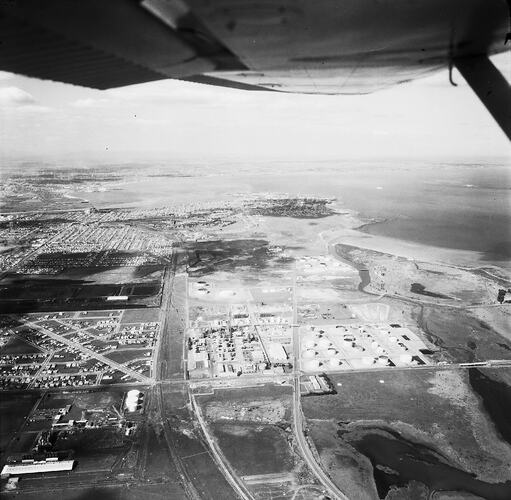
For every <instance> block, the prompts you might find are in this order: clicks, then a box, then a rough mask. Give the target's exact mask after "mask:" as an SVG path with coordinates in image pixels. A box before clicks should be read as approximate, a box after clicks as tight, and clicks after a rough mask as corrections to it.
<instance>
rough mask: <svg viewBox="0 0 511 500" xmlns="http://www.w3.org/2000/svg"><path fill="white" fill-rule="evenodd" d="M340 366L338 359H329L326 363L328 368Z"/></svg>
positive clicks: (340, 362)
mask: <svg viewBox="0 0 511 500" xmlns="http://www.w3.org/2000/svg"><path fill="white" fill-rule="evenodd" d="M341 365H342V361H341V360H340V359H339V358H330V359H329V361H328V366H329V367H330V368H338V367H339V366H341Z"/></svg>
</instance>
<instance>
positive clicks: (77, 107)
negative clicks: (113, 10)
mask: <svg viewBox="0 0 511 500" xmlns="http://www.w3.org/2000/svg"><path fill="white" fill-rule="evenodd" d="M493 62H494V63H495V65H496V66H497V67H498V68H499V69H500V70H501V71H502V72H503V73H504V75H505V76H506V78H507V79H508V81H509V80H510V76H511V53H510V52H508V53H505V54H500V55H499V56H495V57H494V58H493ZM454 79H455V81H456V82H457V83H458V86H457V87H453V86H451V85H450V84H449V81H448V74H447V71H443V72H441V73H437V74H435V75H433V76H429V77H427V78H423V79H419V80H415V81H413V82H410V83H406V84H402V85H399V86H395V87H392V88H389V89H386V90H382V91H378V92H375V93H373V94H370V95H363V96H343V95H340V96H321V95H298V94H284V93H278V92H249V91H242V90H234V89H228V88H222V87H212V86H207V85H200V84H195V83H188V82H179V81H176V80H162V81H158V82H151V83H145V84H140V85H134V86H129V87H123V88H118V89H111V90H106V91H98V90H92V89H87V88H83V87H78V86H73V85H67V84H62V83H57V82H51V81H42V80H38V79H33V78H27V77H23V76H19V75H13V74H10V73H5V72H0V160H2V159H4V160H5V159H11V158H33V159H44V160H47V161H56V162H59V161H69V160H73V161H80V162H81V163H83V162H87V161H89V160H93V159H94V160H100V161H103V160H105V161H108V160H113V161H116V162H119V161H120V162H122V161H133V160H138V159H147V160H151V159H152V158H155V159H156V158H158V159H169V160H170V159H186V160H202V159H243V160H271V159H275V160H314V159H316V160H337V159H350V158H361V159H366V158H367V159H378V158H382V159H385V158H396V157H399V158H410V159H414V160H420V159H421V158H429V157H436V158H443V159H446V160H448V159H451V158H459V157H463V158H471V157H477V158H481V157H486V156H496V157H499V156H500V157H504V158H510V156H509V155H510V150H509V143H508V141H507V139H506V137H505V136H504V134H503V133H502V131H501V130H500V129H499V128H498V127H497V125H496V124H495V122H494V121H493V118H492V117H491V116H490V115H489V114H488V113H487V112H486V110H485V108H484V106H483V105H482V103H481V102H480V101H479V100H478V99H477V97H476V96H475V95H474V94H473V93H472V91H471V90H470V88H469V87H468V85H467V84H466V82H465V81H464V80H463V78H462V77H461V75H459V74H458V73H457V72H455V73H454Z"/></svg>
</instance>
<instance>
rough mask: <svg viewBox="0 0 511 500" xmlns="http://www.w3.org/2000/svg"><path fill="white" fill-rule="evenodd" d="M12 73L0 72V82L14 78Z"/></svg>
mask: <svg viewBox="0 0 511 500" xmlns="http://www.w3.org/2000/svg"><path fill="white" fill-rule="evenodd" d="M14 76H15V75H14V73H8V72H7V71H0V82H3V81H5V80H12V79H13V78H14Z"/></svg>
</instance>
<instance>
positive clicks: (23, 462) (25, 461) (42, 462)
mask: <svg viewBox="0 0 511 500" xmlns="http://www.w3.org/2000/svg"><path fill="white" fill-rule="evenodd" d="M75 462H76V461H75V460H68V459H66V460H61V459H60V458H59V457H58V456H47V457H40V458H36V457H34V456H29V455H27V456H24V457H22V458H21V459H13V458H9V459H8V460H7V463H6V464H5V465H4V467H3V468H2V472H1V477H2V478H8V477H10V476H21V475H24V474H41V473H45V472H65V471H71V470H73V467H74V465H75Z"/></svg>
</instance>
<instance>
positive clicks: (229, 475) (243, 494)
mask: <svg viewBox="0 0 511 500" xmlns="http://www.w3.org/2000/svg"><path fill="white" fill-rule="evenodd" d="M190 400H191V402H192V408H193V411H194V413H195V416H196V417H197V420H198V421H199V424H200V426H201V429H202V432H203V433H204V436H205V437H206V441H207V442H208V445H209V449H210V450H211V452H212V453H213V457H214V458H215V461H216V463H217V464H218V466H219V467H220V470H221V471H222V473H223V475H224V476H225V478H226V479H227V481H228V482H229V484H230V485H231V486H232V488H233V489H234V491H235V492H236V493H237V494H238V495H239V496H240V498H242V499H243V500H254V497H253V496H252V494H251V493H250V491H249V490H248V489H247V487H246V486H245V484H244V483H243V481H241V480H240V478H239V477H238V475H237V474H236V473H235V472H234V471H233V470H232V467H231V465H230V464H229V462H228V461H227V460H226V459H225V457H224V456H223V454H222V453H221V451H220V450H219V449H218V448H217V445H216V443H215V441H214V440H213V438H212V437H211V436H210V434H209V431H208V427H207V425H206V422H205V421H204V418H203V416H202V411H201V409H200V408H199V406H198V405H197V403H196V401H195V398H194V397H193V395H190Z"/></svg>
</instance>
